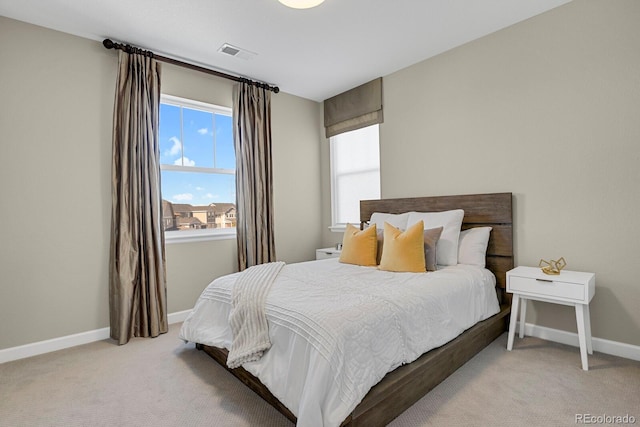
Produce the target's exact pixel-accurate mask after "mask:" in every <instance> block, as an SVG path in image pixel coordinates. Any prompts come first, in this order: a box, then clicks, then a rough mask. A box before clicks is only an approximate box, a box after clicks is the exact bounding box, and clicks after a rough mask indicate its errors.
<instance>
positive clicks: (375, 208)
mask: <svg viewBox="0 0 640 427" xmlns="http://www.w3.org/2000/svg"><path fill="white" fill-rule="evenodd" d="M511 199H512V196H511V193H490V194H469V195H462V196H435V197H412V198H405V199H381V200H361V201H360V221H361V222H368V221H369V220H370V219H371V214H373V213H374V212H384V213H395V214H397V213H403V212H410V211H416V212H441V211H447V210H451V209H463V210H464V219H463V221H462V229H463V230H465V229H467V228H472V227H481V226H490V227H493V230H492V231H491V235H490V237H489V246H488V248H487V268H488V269H489V270H491V271H492V272H493V274H495V276H496V282H497V283H496V285H497V287H499V288H501V289H505V287H506V284H507V271H509V270H511V269H512V268H513V212H512V204H511Z"/></svg>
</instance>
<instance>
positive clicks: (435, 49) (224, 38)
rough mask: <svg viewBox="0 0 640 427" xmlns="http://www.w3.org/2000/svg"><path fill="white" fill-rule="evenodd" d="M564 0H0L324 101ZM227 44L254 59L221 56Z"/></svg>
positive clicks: (82, 32) (55, 22)
mask: <svg viewBox="0 0 640 427" xmlns="http://www.w3.org/2000/svg"><path fill="white" fill-rule="evenodd" d="M569 1H570V0H326V1H325V3H323V4H321V5H320V6H318V7H315V8H312V9H307V10H296V9H290V8H287V7H285V6H283V5H282V4H280V3H279V2H278V1H277V0H189V1H184V0H182V1H181V0H108V1H99V0H0V15H2V16H6V17H9V18H13V19H17V20H20V21H25V22H29V23H32V24H36V25H40V26H43V27H47V28H52V29H55V30H59V31H63V32H66V33H70V34H74V35H77V36H81V37H85V38H89V39H92V40H99V41H102V40H103V39H105V38H110V39H112V40H114V41H117V42H123V43H130V44H133V45H136V46H139V47H142V48H145V49H149V50H152V51H154V52H156V53H158V54H160V55H164V56H169V57H172V58H176V59H180V60H183V61H187V62H192V63H194V64H198V65H202V66H206V67H209V68H214V69H216V70H219V71H224V72H228V73H232V74H237V75H242V76H246V77H250V78H252V79H255V80H261V81H264V82H267V83H270V84H273V85H277V86H279V87H280V90H282V91H283V92H287V93H291V94H294V95H298V96H301V97H304V98H308V99H312V100H316V101H322V100H324V99H326V98H329V97H331V96H333V95H336V94H338V93H340V92H343V91H344V90H347V89H350V88H352V87H355V86H357V85H359V84H362V83H365V82H367V81H369V80H372V79H374V78H376V77H380V76H385V75H387V74H390V73H392V72H394V71H397V70H399V69H402V68H405V67H407V66H409V65H412V64H415V63H417V62H420V61H422V60H424V59H427V58H429V57H432V56H434V55H437V54H439V53H441V52H444V51H446V50H449V49H452V48H454V47H456V46H460V45H462V44H464V43H467V42H469V41H471V40H474V39H477V38H479V37H482V36H484V35H487V34H490V33H492V32H495V31H497V30H499V29H502V28H505V27H507V26H510V25H513V24H515V23H517V22H519V21H522V20H525V19H527V18H530V17H532V16H535V15H537V14H539V13H542V12H545V11H547V10H549V9H552V8H554V7H557V6H560V5H562V4H565V3H568V2H569ZM224 43H229V44H231V45H234V46H237V47H240V48H242V49H245V50H247V51H250V52H254V53H256V54H257V56H255V57H254V58H252V59H249V60H244V59H240V58H237V57H231V56H228V55H225V54H223V53H219V52H218V48H220V46H222V45H223V44H224Z"/></svg>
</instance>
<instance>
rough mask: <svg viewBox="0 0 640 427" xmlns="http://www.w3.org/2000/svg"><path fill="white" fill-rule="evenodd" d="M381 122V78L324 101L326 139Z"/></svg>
mask: <svg viewBox="0 0 640 427" xmlns="http://www.w3.org/2000/svg"><path fill="white" fill-rule="evenodd" d="M382 122H383V117H382V77H378V78H377V79H375V80H371V81H370V82H368V83H365V84H363V85H360V86H358V87H355V88H353V89H350V90H348V91H346V92H343V93H341V94H339V95H336V96H334V97H332V98H329V99H326V100H325V101H324V127H325V135H326V137H327V138H330V137H332V136H335V135H338V134H341V133H343V132H349V131H352V130H356V129H360V128H363V127H366V126H370V125H375V124H378V123H382Z"/></svg>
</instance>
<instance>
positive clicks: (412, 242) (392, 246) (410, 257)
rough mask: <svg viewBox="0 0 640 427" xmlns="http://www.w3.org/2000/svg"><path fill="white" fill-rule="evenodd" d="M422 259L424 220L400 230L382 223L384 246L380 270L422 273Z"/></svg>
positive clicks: (423, 260)
mask: <svg viewBox="0 0 640 427" xmlns="http://www.w3.org/2000/svg"><path fill="white" fill-rule="evenodd" d="M425 267H426V266H425V259H424V222H423V221H419V222H417V223H415V224H414V225H412V226H411V227H409V228H408V229H407V231H405V232H402V231H400V230H398V229H397V228H396V227H394V226H393V225H390V224H388V223H386V222H385V223H384V246H383V248H382V258H381V259H380V266H379V267H378V268H380V270H386V271H398V272H411V273H422V272H425V271H426V268H425Z"/></svg>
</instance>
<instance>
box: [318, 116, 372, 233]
mask: <svg viewBox="0 0 640 427" xmlns="http://www.w3.org/2000/svg"><path fill="white" fill-rule="evenodd" d="M373 126H376V127H377V128H378V132H377V133H378V140H377V141H376V143H377V144H376V145H377V149H378V167H377V171H378V176H379V177H380V176H381V175H380V172H381V171H380V125H379V124H378V123H376V124H372V125H369V126H365V127H364V128H368V127H373ZM364 128H361V129H364ZM355 130H359V129H355ZM350 132H353V131H350ZM336 136H338V135H336ZM336 136H332V137H330V138H329V167H330V174H331V225H330V226H329V229H330V230H331V231H332V232H336V233H343V232H344V231H345V230H346V227H347V224H346V223H340V222H336V221H337V219H338V200H337V193H336V190H337V182H336V178H337V176H336V170H335V167H336V166H335V162H336V160H335V158H336V155H337V154H336V151H337V150H334V147H333V146H334V144H335V143H336V142H335V140H334V138H335V137H336ZM381 192H382V190H381V178H380V180H379V181H378V194H381ZM359 224H360V219H359V218H358V224H354V225H359Z"/></svg>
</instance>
